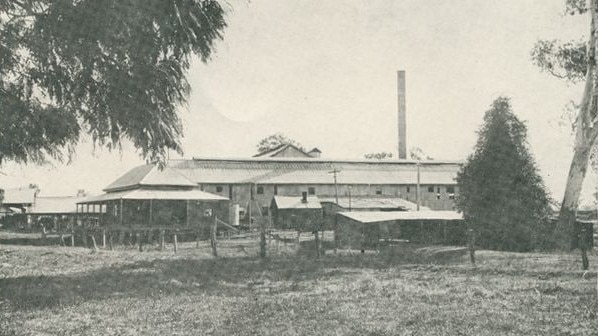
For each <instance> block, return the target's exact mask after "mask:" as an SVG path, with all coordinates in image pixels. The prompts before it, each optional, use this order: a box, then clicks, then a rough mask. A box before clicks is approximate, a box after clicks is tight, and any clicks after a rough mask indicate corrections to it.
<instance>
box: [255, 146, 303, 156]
mask: <svg viewBox="0 0 598 336" xmlns="http://www.w3.org/2000/svg"><path fill="white" fill-rule="evenodd" d="M253 157H307V158H310V157H311V156H310V155H309V154H307V153H306V152H304V151H303V150H302V149H301V148H299V147H297V146H295V145H293V144H281V145H278V146H276V147H274V148H272V149H270V150H268V151H265V152H262V153H258V154H256V155H254V156H253Z"/></svg>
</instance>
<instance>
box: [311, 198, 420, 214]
mask: <svg viewBox="0 0 598 336" xmlns="http://www.w3.org/2000/svg"><path fill="white" fill-rule="evenodd" d="M320 202H329V203H335V204H336V197H320ZM338 205H339V206H340V207H343V208H346V209H348V208H352V209H403V210H416V209H417V204H415V203H413V202H409V201H407V200H404V199H402V198H398V197H374V196H370V197H367V196H352V197H350V198H349V197H346V196H343V197H339V198H338ZM420 208H421V209H422V210H424V211H425V210H430V209H429V208H427V207H422V206H420Z"/></svg>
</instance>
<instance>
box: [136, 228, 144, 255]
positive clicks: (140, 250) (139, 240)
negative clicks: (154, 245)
mask: <svg viewBox="0 0 598 336" xmlns="http://www.w3.org/2000/svg"><path fill="white" fill-rule="evenodd" d="M137 243H138V244H139V252H143V231H141V233H138V234H137Z"/></svg>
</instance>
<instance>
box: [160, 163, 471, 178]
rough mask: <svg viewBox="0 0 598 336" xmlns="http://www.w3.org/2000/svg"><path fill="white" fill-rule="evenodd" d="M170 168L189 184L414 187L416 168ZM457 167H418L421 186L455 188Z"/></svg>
mask: <svg viewBox="0 0 598 336" xmlns="http://www.w3.org/2000/svg"><path fill="white" fill-rule="evenodd" d="M170 167H171V168H173V169H175V170H177V171H178V172H179V173H181V174H182V175H184V176H186V177H187V178H189V179H190V180H191V181H193V182H195V183H198V184H201V183H222V184H228V183H230V184H241V183H258V184H331V183H332V182H333V174H332V173H331V172H332V171H333V170H337V171H340V172H338V173H337V183H338V184H372V185H376V184H379V185H383V184H413V185H414V184H416V183H417V165H416V162H415V161H407V160H394V161H391V160H387V161H373V160H322V159H316V158H249V159H203V158H196V159H193V160H180V161H172V162H171V163H170ZM459 169H460V165H459V164H458V163H455V162H437V161H434V162H427V163H422V164H421V165H420V183H421V184H422V185H425V184H428V185H454V184H456V182H455V177H456V176H457V171H458V170H459Z"/></svg>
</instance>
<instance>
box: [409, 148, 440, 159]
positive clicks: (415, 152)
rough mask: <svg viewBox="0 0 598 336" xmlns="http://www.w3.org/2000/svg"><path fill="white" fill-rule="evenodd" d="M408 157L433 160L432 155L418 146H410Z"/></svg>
mask: <svg viewBox="0 0 598 336" xmlns="http://www.w3.org/2000/svg"><path fill="white" fill-rule="evenodd" d="M409 157H410V158H411V160H417V161H423V160H434V158H433V157H431V156H429V155H427V154H426V153H425V152H424V150H423V149H421V148H419V147H411V148H410V149H409Z"/></svg>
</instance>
